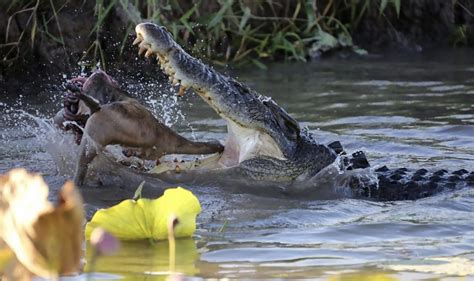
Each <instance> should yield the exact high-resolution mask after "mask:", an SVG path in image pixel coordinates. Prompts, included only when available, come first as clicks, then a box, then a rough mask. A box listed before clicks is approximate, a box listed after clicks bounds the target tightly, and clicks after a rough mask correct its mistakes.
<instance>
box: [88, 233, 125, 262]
mask: <svg viewBox="0 0 474 281" xmlns="http://www.w3.org/2000/svg"><path fill="white" fill-rule="evenodd" d="M90 242H91V245H92V246H93V247H94V248H95V250H96V251H97V254H99V255H111V254H113V253H115V252H116V251H117V250H118V249H119V247H120V242H119V240H118V239H117V238H115V236H113V235H112V234H110V233H108V232H107V231H105V230H104V229H103V228H100V227H97V228H95V229H94V231H92V233H91V238H90Z"/></svg>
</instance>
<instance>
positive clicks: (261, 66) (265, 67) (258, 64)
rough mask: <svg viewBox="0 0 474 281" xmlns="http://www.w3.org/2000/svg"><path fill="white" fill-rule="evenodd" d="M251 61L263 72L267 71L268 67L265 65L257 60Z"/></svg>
mask: <svg viewBox="0 0 474 281" xmlns="http://www.w3.org/2000/svg"><path fill="white" fill-rule="evenodd" d="M250 61H251V62H252V63H253V64H255V66H256V67H258V68H260V69H261V70H267V69H268V68H267V66H266V65H265V64H263V63H261V62H260V61H258V60H256V59H250Z"/></svg>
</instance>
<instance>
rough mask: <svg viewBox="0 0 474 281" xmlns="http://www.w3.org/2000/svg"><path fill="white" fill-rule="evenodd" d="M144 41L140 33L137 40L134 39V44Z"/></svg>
mask: <svg viewBox="0 0 474 281" xmlns="http://www.w3.org/2000/svg"><path fill="white" fill-rule="evenodd" d="M142 41H143V37H142V36H141V35H140V34H137V38H135V40H133V43H132V44H133V45H137V44H138V43H140V42H142Z"/></svg>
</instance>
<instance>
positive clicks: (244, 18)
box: [239, 7, 251, 32]
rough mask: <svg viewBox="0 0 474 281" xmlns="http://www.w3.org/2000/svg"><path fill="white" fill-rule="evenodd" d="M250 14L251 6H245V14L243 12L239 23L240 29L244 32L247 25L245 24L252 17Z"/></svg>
mask: <svg viewBox="0 0 474 281" xmlns="http://www.w3.org/2000/svg"><path fill="white" fill-rule="evenodd" d="M250 14H251V11H250V8H249V7H245V8H244V14H243V16H242V18H241V19H240V24H239V31H240V32H242V31H243V30H244V27H245V25H246V24H247V21H248V20H249V18H250Z"/></svg>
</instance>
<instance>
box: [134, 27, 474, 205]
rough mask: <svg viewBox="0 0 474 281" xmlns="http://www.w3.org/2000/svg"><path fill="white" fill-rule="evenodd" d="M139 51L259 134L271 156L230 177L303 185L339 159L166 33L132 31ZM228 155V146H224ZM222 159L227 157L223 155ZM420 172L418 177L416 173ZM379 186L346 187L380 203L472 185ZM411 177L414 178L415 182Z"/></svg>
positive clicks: (360, 163)
mask: <svg viewBox="0 0 474 281" xmlns="http://www.w3.org/2000/svg"><path fill="white" fill-rule="evenodd" d="M135 31H136V33H137V39H136V40H135V42H134V44H139V48H140V51H139V53H143V52H145V51H146V54H145V55H146V56H147V57H149V56H151V55H156V56H157V59H158V61H159V63H160V64H161V67H162V69H163V71H164V72H165V73H166V74H168V75H169V76H170V81H172V82H173V84H176V83H180V84H181V88H180V94H183V93H184V91H185V89H186V88H192V89H193V90H194V91H195V92H196V93H198V94H199V95H200V96H201V97H202V98H203V99H204V101H206V102H207V103H208V104H209V105H210V106H211V107H212V108H213V109H214V110H215V111H216V112H217V113H218V114H219V115H220V116H221V117H222V118H224V119H225V120H227V121H228V123H229V124H230V125H229V130H230V129H231V128H245V129H250V130H253V132H256V133H257V134H261V135H263V136H264V137H267V138H264V139H265V141H266V142H267V143H266V144H265V145H266V146H268V147H272V146H275V147H276V150H273V152H272V153H273V154H272V153H268V152H262V153H261V154H258V153H257V154H254V155H251V157H244V159H240V158H239V161H238V162H237V163H235V165H233V166H231V167H230V168H228V171H229V172H231V173H234V174H237V175H239V176H245V177H247V178H249V179H254V180H259V181H272V182H292V181H295V180H296V181H299V180H301V181H304V180H307V179H310V178H312V177H314V176H316V175H317V174H318V172H320V171H321V170H322V169H324V168H326V167H328V165H330V164H332V163H333V162H334V161H335V160H336V159H337V155H338V153H342V146H340V145H339V146H340V147H336V148H335V147H328V146H326V145H323V144H319V143H317V142H316V141H315V140H314V139H313V138H312V136H311V134H310V133H309V132H306V131H305V130H301V129H300V126H299V124H298V122H297V121H296V120H294V119H293V118H292V117H291V116H289V114H288V113H287V112H286V111H285V110H283V109H282V108H281V107H279V106H278V105H277V104H276V103H275V102H274V101H272V100H271V98H269V97H265V96H262V95H259V94H258V93H256V92H255V91H253V90H252V89H250V88H248V87H247V86H246V85H244V84H242V83H240V82H238V81H236V80H235V79H233V78H231V77H227V76H224V75H222V74H220V73H218V72H216V71H215V70H214V69H212V68H211V67H209V66H207V65H205V64H203V63H202V62H201V61H200V60H198V59H195V58H193V57H192V56H190V55H189V54H188V53H186V52H185V51H184V50H183V49H182V48H181V47H180V46H179V45H178V44H177V43H176V42H175V41H174V40H173V38H172V37H171V35H170V33H169V32H168V31H167V30H166V29H165V28H164V27H160V26H158V25H155V24H152V23H142V24H139V25H137V27H136V29H135ZM226 150H227V146H226ZM224 154H225V152H224ZM342 159H343V161H342V164H341V165H340V166H341V167H340V168H341V170H342V171H344V170H351V169H364V168H367V167H369V166H370V165H369V163H368V162H367V159H366V158H365V156H364V155H363V154H360V153H359V154H353V155H352V156H350V157H347V156H342ZM420 171H421V172H420ZM375 172H376V174H377V178H378V184H377V183H373V182H367V181H365V180H363V179H360V178H358V177H354V178H352V179H351V181H350V182H349V185H350V187H351V188H352V190H353V193H354V195H356V196H362V197H372V198H377V199H382V200H399V199H416V198H420V197H425V196H428V195H431V194H433V193H435V192H438V191H440V190H442V189H444V188H445V187H448V186H451V187H456V186H458V187H459V186H465V185H472V184H473V178H474V175H473V174H472V173H470V174H469V172H467V171H464V170H462V171H461V170H460V171H457V172H458V173H460V175H457V177H450V178H449V177H446V178H432V177H430V178H422V179H420V178H419V177H414V175H419V174H420V173H423V171H422V170H419V171H416V172H414V173H413V175H412V174H410V173H409V172H408V171H404V170H403V171H402V170H396V171H390V170H385V169H382V170H378V171H375ZM413 177H414V178H413Z"/></svg>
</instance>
